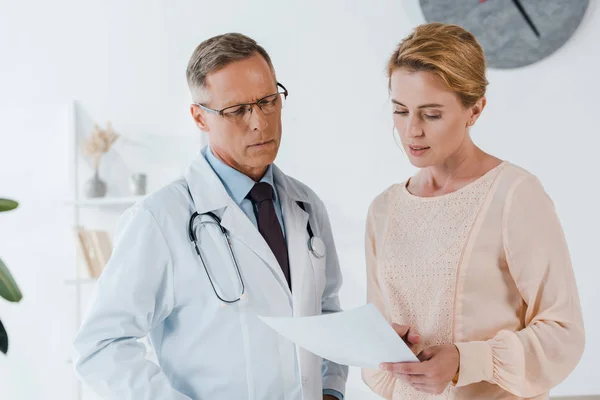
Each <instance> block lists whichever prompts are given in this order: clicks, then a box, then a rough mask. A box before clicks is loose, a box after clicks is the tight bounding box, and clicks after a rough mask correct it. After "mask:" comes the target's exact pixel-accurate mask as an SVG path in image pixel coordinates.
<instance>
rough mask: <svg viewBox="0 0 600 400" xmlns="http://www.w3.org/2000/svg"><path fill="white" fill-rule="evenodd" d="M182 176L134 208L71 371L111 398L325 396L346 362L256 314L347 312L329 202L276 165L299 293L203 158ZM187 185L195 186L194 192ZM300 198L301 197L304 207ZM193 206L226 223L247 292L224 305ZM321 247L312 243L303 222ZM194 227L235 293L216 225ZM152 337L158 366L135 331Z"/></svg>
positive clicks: (226, 288)
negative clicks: (285, 334) (311, 348)
mask: <svg viewBox="0 0 600 400" xmlns="http://www.w3.org/2000/svg"><path fill="white" fill-rule="evenodd" d="M205 151H206V149H204V150H203V151H202V152H201V154H200V155H198V157H197V158H196V159H195V160H194V162H193V163H192V164H191V165H190V167H189V168H188V169H187V171H186V173H185V175H184V178H182V179H180V180H178V181H175V182H174V183H172V184H170V185H168V186H166V187H165V188H163V189H161V190H159V191H158V192H156V193H154V194H153V195H151V196H149V197H148V198H146V199H145V200H143V201H142V202H140V203H139V204H137V205H135V206H134V207H132V208H131V209H130V210H128V211H127V212H126V213H125V214H124V215H123V216H122V217H121V219H120V220H119V224H118V227H117V234H116V235H115V248H114V251H113V255H112V257H111V259H110V262H109V263H108V265H107V267H106V269H105V270H104V272H103V274H102V276H101V277H100V279H99V281H98V283H97V286H96V289H95V293H94V297H93V299H92V302H91V306H90V308H89V310H88V312H87V314H86V317H85V318H84V322H83V324H82V326H81V328H80V330H79V332H78V334H77V337H76V339H75V343H74V359H75V369H76V373H77V374H78V376H79V377H80V379H82V380H83V381H84V382H85V383H87V384H88V385H90V386H91V387H92V388H93V389H94V390H95V391H96V392H97V393H98V394H100V395H101V396H103V397H104V398H107V399H119V400H125V399H132V400H133V399H135V400H142V399H144V400H149V399H157V400H159V399H160V400H183V399H194V400H200V399H203V400H204V399H210V400H217V399H227V400H231V399H236V400H243V399H249V400H265V399H273V400H300V399H309V400H313V399H321V398H322V389H323V387H325V388H328V389H334V390H337V391H339V392H341V393H344V389H345V383H346V379H347V374H348V370H347V367H343V366H340V365H337V364H335V363H332V362H329V361H323V360H322V359H321V358H319V357H317V356H315V355H313V354H311V353H309V352H307V351H305V350H303V349H300V348H297V347H296V346H295V345H294V344H293V343H291V342H289V341H287V340H286V339H284V338H282V337H281V336H279V335H278V334H277V333H275V332H274V331H272V330H271V329H270V328H269V327H268V326H266V325H265V324H264V323H263V322H262V321H260V320H259V319H258V317H257V316H258V315H261V316H278V317H284V316H285V317H290V316H295V317H300V316H307V315H318V314H322V313H330V312H337V311H340V305H339V300H338V291H339V288H340V286H341V283H342V276H341V273H340V268H339V264H338V258H337V254H336V250H335V246H334V242H333V237H332V234H331V227H330V224H329V220H328V217H327V213H326V210H325V207H324V205H323V203H322V202H321V201H320V199H319V198H318V197H317V196H316V195H315V194H314V192H312V191H311V190H310V189H309V188H308V187H306V186H305V185H303V184H302V183H300V182H298V181H296V180H294V179H293V178H290V177H288V176H286V175H284V174H283V173H282V172H281V171H280V170H279V169H278V168H276V167H275V168H274V180H275V185H276V187H277V193H278V195H279V199H280V202H281V207H282V212H283V221H284V225H285V232H286V240H287V243H288V252H289V261H290V271H291V280H292V291H291V292H290V290H289V288H288V285H287V282H286V280H285V277H284V275H283V273H282V271H281V268H280V266H279V264H278V263H277V260H276V258H275V256H274V255H273V253H272V252H271V250H270V248H269V247H268V245H267V243H266V242H265V241H264V239H263V238H262V236H261V235H260V233H259V231H258V229H257V228H256V227H255V226H254V225H253V224H252V222H251V221H250V220H249V219H248V217H247V216H246V215H245V214H244V212H243V211H242V210H241V209H240V208H239V207H238V205H237V204H236V203H235V202H234V201H233V199H231V198H230V197H229V195H228V194H227V192H226V190H225V188H224V187H223V184H222V183H221V181H220V180H219V178H218V177H217V176H216V174H215V173H214V172H213V170H212V169H211V167H210V165H209V164H208V163H207V162H206V159H205V158H204V152H205ZM188 187H189V191H188ZM298 202H302V203H304V204H305V207H306V212H305V211H304V210H302V209H301V208H300V206H299V205H298ZM194 211H198V212H199V213H206V212H209V211H212V212H214V213H215V214H217V215H218V216H220V217H221V219H222V226H223V227H224V228H225V229H227V230H228V231H229V232H230V235H231V239H232V240H231V242H232V247H233V251H234V253H235V256H236V258H237V261H238V264H239V268H240V273H241V275H242V278H243V283H244V285H245V291H246V294H247V298H244V299H243V300H242V301H239V302H237V303H235V304H234V305H229V306H224V305H223V303H222V302H221V301H220V300H218V298H217V297H216V295H215V293H214V291H213V289H212V287H211V285H210V282H209V280H208V278H207V274H206V271H205V270H204V268H203V267H202V264H201V263H200V259H199V257H198V255H197V254H196V253H195V250H194V247H193V245H192V244H191V242H190V240H189V238H188V229H187V226H188V220H189V218H190V216H191V215H192V213H193V212H194ZM309 219H310V226H311V228H312V230H313V231H314V234H315V235H316V236H319V237H320V238H321V239H322V240H323V241H324V243H325V247H326V256H325V257H324V258H322V259H317V258H315V257H314V256H313V255H312V253H310V252H309V251H308V248H307V241H308V238H309V235H308V232H307V223H308V221H309ZM196 232H197V235H198V240H199V243H200V249H201V251H202V252H203V254H204V255H206V260H207V268H209V272H211V276H212V277H213V281H214V282H215V284H216V286H217V290H219V293H220V294H222V295H224V296H225V297H228V298H237V296H238V294H239V293H238V292H239V289H240V286H239V279H237V275H236V273H235V269H234V267H233V265H232V264H231V262H230V256H229V254H228V253H227V248H226V247H225V246H224V241H223V239H222V237H221V236H220V234H219V233H218V230H217V229H211V227H208V229H199V228H198V224H196ZM146 335H148V336H149V338H150V341H151V343H152V345H153V348H154V350H155V353H156V360H158V362H159V365H160V366H158V365H156V364H155V363H153V362H152V361H149V360H147V359H146V348H145V346H144V345H143V344H142V343H140V342H139V341H138V339H139V338H141V337H144V336H146Z"/></svg>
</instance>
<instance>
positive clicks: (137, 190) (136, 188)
mask: <svg viewBox="0 0 600 400" xmlns="http://www.w3.org/2000/svg"><path fill="white" fill-rule="evenodd" d="M129 190H130V192H131V194H132V195H133V196H143V195H145V194H146V174H133V175H131V177H130V178H129Z"/></svg>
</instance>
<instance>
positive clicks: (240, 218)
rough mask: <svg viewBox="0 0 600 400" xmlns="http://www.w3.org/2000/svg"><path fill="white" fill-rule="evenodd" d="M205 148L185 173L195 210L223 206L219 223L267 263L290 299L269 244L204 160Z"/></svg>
mask: <svg viewBox="0 0 600 400" xmlns="http://www.w3.org/2000/svg"><path fill="white" fill-rule="evenodd" d="M205 152H206V147H205V148H204V149H202V151H201V154H199V155H198V157H196V159H195V160H194V161H193V162H192V164H191V165H190V166H189V167H188V169H187V171H186V173H185V179H186V181H187V183H188V186H189V189H190V195H191V196H192V199H193V201H194V206H195V208H196V210H195V211H197V212H198V213H200V214H203V213H207V212H211V211H212V212H215V211H220V210H223V211H222V212H221V213H220V217H221V225H222V226H223V227H224V228H225V229H227V230H228V231H229V233H230V235H231V238H232V239H233V240H234V241H235V240H239V241H240V242H241V243H243V244H244V245H245V246H247V247H248V248H249V249H250V250H252V251H253V252H254V253H255V254H256V255H257V256H259V257H260V258H261V259H262V260H263V261H264V262H265V264H267V266H268V267H269V269H270V270H271V272H272V273H273V275H274V276H275V278H276V279H277V281H278V282H279V284H280V285H281V286H282V287H283V289H284V291H285V293H286V294H287V295H288V297H289V299H290V300H291V293H290V289H289V287H288V284H287V281H286V279H285V276H284V275H283V271H282V270H281V267H280V266H279V263H278V262H277V259H276V258H275V255H274V254H273V252H272V251H271V248H270V247H269V245H268V244H267V242H266V241H265V240H264V238H263V237H262V235H261V234H260V232H259V231H258V229H257V228H256V227H255V226H254V224H253V223H252V221H250V219H248V217H247V216H246V214H244V212H243V211H242V210H241V209H240V207H239V206H238V205H237V204H236V203H235V201H234V200H233V199H232V198H231V197H230V196H229V194H228V193H227V190H226V189H225V187H224V186H223V183H222V182H221V180H220V179H219V177H218V176H217V174H216V173H215V172H214V171H213V169H212V168H211V166H210V164H208V162H207V161H206V159H205V157H204V154H205ZM217 214H219V213H217ZM234 251H235V243H234ZM238 261H239V263H240V268H241V269H242V270H243V269H244V268H243V265H244V263H245V262H246V260H238Z"/></svg>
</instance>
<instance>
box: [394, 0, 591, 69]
mask: <svg viewBox="0 0 600 400" xmlns="http://www.w3.org/2000/svg"><path fill="white" fill-rule="evenodd" d="M406 1H407V3H408V4H407V6H408V7H409V9H410V10H415V11H417V10H420V11H421V13H422V15H423V17H424V18H425V21H426V22H443V23H446V24H456V25H460V26H462V27H463V28H465V29H467V30H468V31H470V32H472V33H473V35H475V37H476V38H477V40H478V41H479V43H481V46H482V47H483V50H484V52H485V58H486V60H487V63H488V65H489V66H490V67H492V68H501V69H509V68H520V67H524V66H526V65H530V64H533V63H535V62H537V61H539V60H542V59H544V58H546V57H548V56H549V55H550V54H552V53H554V52H555V51H556V50H558V49H559V48H560V47H562V46H563V45H564V44H565V43H566V42H567V41H568V40H569V39H570V38H571V37H572V36H573V34H574V33H575V31H576V30H577V27H578V26H579V24H580V23H581V21H582V20H583V17H584V15H585V12H586V10H587V8H588V6H589V4H590V1H589V0H569V1H565V0H527V1H524V0H511V1H509V0H506V1H491V0H478V1H477V0H406ZM413 3H417V4H413ZM415 14H416V13H415ZM415 16H416V15H415ZM419 23H420V21H419Z"/></svg>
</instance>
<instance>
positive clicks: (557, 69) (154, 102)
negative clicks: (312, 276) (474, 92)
mask: <svg viewBox="0 0 600 400" xmlns="http://www.w3.org/2000/svg"><path fill="white" fill-rule="evenodd" d="M591 3H592V4H591V6H590V9H589V10H588V14H587V15H586V18H585V20H584V22H583V24H582V26H581V27H580V29H579V30H578V31H577V32H576V34H575V36H574V37H573V38H572V40H570V41H569V42H568V43H567V45H566V46H565V47H564V48H562V49H561V50H559V51H558V52H557V53H555V54H554V55H553V56H551V57H549V58H548V59H546V60H544V61H542V62H540V63H538V64H536V65H533V66H530V67H527V68H523V69H519V70H514V71H490V73H489V80H490V82H491V85H490V88H489V95H488V104H489V105H488V108H487V110H486V112H485V113H484V116H483V117H482V119H480V122H478V125H477V127H476V128H475V129H474V130H473V134H474V137H475V140H476V141H477V142H478V143H480V144H481V145H482V146H483V147H484V148H485V149H487V150H489V151H491V152H493V153H495V154H496V155H498V156H500V157H503V158H507V159H509V160H511V161H513V162H515V163H518V164H521V165H523V166H525V167H526V168H529V169H530V170H531V171H533V172H534V173H536V174H538V175H539V176H540V178H541V179H542V181H543V182H544V183H545V184H546V188H547V190H548V191H549V192H550V194H551V195H552V196H553V198H554V199H555V202H556V205H557V208H558V212H559V214H560V216H561V219H562V220H563V223H564V226H565V231H566V233H567V238H568V240H569V245H570V247H571V250H572V252H573V261H574V265H575V269H576V274H577V279H578V284H579V286H580V290H581V292H582V298H583V307H584V313H585V318H586V328H587V331H588V344H587V349H586V354H585V355H584V359H583V360H582V362H581V364H580V365H579V367H578V368H577V370H576V371H575V372H574V373H573V375H572V376H571V377H570V378H569V379H568V380H567V381H566V382H564V383H563V384H562V385H561V386H559V387H558V388H557V389H556V393H557V394H598V393H600V381H598V380H597V379H596V380H594V379H592V378H593V377H595V376H596V375H597V374H596V365H595V361H596V359H597V358H598V356H600V342H599V341H598V339H597V338H598V337H600V318H599V317H598V313H597V310H595V309H594V308H593V307H594V305H597V304H598V297H597V294H596V293H597V290H596V282H597V281H598V278H600V273H599V272H598V267H599V266H600V265H599V263H598V261H597V256H596V254H595V252H593V251H594V249H595V246H594V245H595V244H596V242H597V239H598V237H599V235H598V234H597V233H596V230H595V229H594V228H595V226H597V225H599V224H600V215H599V211H598V209H597V206H596V202H595V201H594V200H595V194H596V184H595V180H594V179H593V178H595V177H597V174H598V172H599V170H600V168H598V167H597V165H595V164H594V162H593V161H595V160H594V156H595V153H593V152H594V151H595V149H596V148H597V147H598V146H599V145H600V139H599V138H598V134H597V129H595V128H596V125H595V124H594V123H595V122H596V118H595V117H596V112H597V107H598V105H600V104H599V103H600V102H599V101H598V100H597V93H600V78H598V76H597V71H599V70H600V46H599V45H598V43H600V14H599V6H598V3H597V0H592V1H591ZM414 24H415V20H410V19H409V17H408V16H407V15H406V12H405V10H404V8H403V4H402V2H401V1H398V0H385V1H379V2H365V1H359V0H355V1H341V0H330V1H327V2H325V1H316V0H312V1H304V2H298V1H295V2H292V1H277V0H272V1H266V0H254V1H251V2H250V1H241V0H239V1H210V2H209V1H178V2H167V1H158V0H152V1H150V0H144V1H142V0H136V1H133V0H131V1H127V2H123V1H116V0H109V1H107V0H104V1H100V0H88V1H75V0H55V1H52V2H44V1H19V2H18V1H8V0H0V60H1V62H0V106H6V105H18V106H22V107H25V106H27V105H28V104H31V103H36V104H39V103H46V104H62V103H64V102H66V101H69V100H71V99H75V100H77V101H78V110H79V113H80V123H79V127H80V128H81V129H82V130H83V131H85V132H88V131H89V126H90V123H91V122H92V121H97V122H101V123H103V122H104V121H106V120H107V119H110V120H111V121H112V122H113V124H114V126H115V127H116V129H117V130H118V131H119V132H120V133H121V134H123V135H125V136H126V139H127V140H124V141H122V142H121V144H120V146H121V147H119V148H118V149H119V150H120V151H121V152H120V153H119V154H120V156H117V155H114V154H113V155H111V156H110V157H111V160H112V162H113V163H116V164H119V163H120V165H121V167H122V171H128V172H133V171H136V170H138V169H140V168H142V167H143V166H144V164H143V162H142V160H143V159H144V157H145V158H146V159H149V161H151V162H152V163H153V167H152V168H151V171H152V174H151V176H150V187H151V188H156V187H158V186H160V185H161V184H162V183H163V182H164V181H165V180H166V179H167V178H168V177H170V176H172V175H174V174H175V173H176V171H177V170H178V168H180V166H181V165H182V164H184V163H185V161H187V160H186V157H188V156H189V154H188V153H187V152H185V151H179V150H167V151H166V153H165V151H157V148H160V147H162V148H163V149H168V147H164V146H162V145H163V144H166V143H170V142H172V144H173V145H174V146H175V147H176V148H177V149H180V148H181V147H182V143H195V142H196V141H197V139H198V134H197V133H196V130H195V127H194V126H193V124H192V123H191V120H190V118H189V116H188V111H187V105H188V103H189V98H188V94H187V88H186V83H185V67H186V64H187V60H188V58H189V56H190V54H191V52H192V51H193V49H194V47H195V46H196V45H197V44H198V43H199V42H200V41H202V40H203V39H205V38H207V37H209V36H212V35H215V34H218V33H223V32H227V31H240V32H243V33H246V34H248V35H250V36H253V37H254V38H256V39H257V40H258V41H259V42H260V43H261V44H263V45H264V46H265V47H266V48H267V49H268V51H269V52H270V53H271V56H272V58H273V61H274V64H275V67H276V69H277V73H278V78H279V79H280V81H281V82H283V83H284V84H285V85H286V86H287V87H288V89H289V90H290V99H289V102H288V104H287V106H286V110H285V116H284V124H285V125H284V135H285V139H284V142H283V145H282V149H281V153H280V157H279V159H278V163H279V165H280V166H281V167H282V168H283V169H284V170H285V171H287V172H288V173H290V174H291V175H294V176H296V177H297V178H300V179H301V180H304V181H305V182H306V183H308V184H310V185H311V186H312V187H313V188H314V189H315V190H316V191H317V192H318V193H319V194H320V195H321V196H322V198H323V199H324V200H325V202H326V204H327V205H328V207H329V209H330V214H331V218H332V223H333V227H334V230H335V231H336V237H337V241H338V247H339V251H340V259H341V261H342V268H343V270H344V274H345V286H344V288H343V291H342V302H343V305H344V306H345V307H346V308H351V307H354V306H357V305H360V304H362V303H363V302H364V286H365V285H364V279H365V277H364V264H363V250H362V242H363V224H364V217H365V213H366V209H367V206H368V204H369V202H370V201H371V200H372V198H373V197H374V196H375V195H376V194H378V193H379V192H380V191H382V190H383V189H384V188H386V187H387V186H389V185H390V184H392V183H394V182H399V181H401V180H403V179H405V178H406V177H407V176H408V175H410V174H411V173H412V172H413V169H412V167H411V166H410V165H409V164H408V162H407V160H406V159H405V157H404V156H403V155H402V153H401V152H400V150H399V149H397V148H396V146H395V145H394V141H393V139H392V125H391V118H390V115H389V107H388V95H387V89H386V87H387V82H386V79H385V76H384V69H385V63H386V60H387V57H388V56H389V54H390V53H391V51H392V50H393V48H394V45H395V44H396V43H397V42H398V41H399V40H400V39H401V38H402V37H403V36H404V35H405V34H407V33H408V32H409V31H410V29H411V27H412V26H413V25H414ZM29 108H30V109H31V108H32V107H31V106H29ZM50 108H52V107H50ZM55 108H56V109H59V107H55ZM52 115H53V114H49V113H48V112H46V113H44V112H40V114H39V119H40V120H41V121H46V120H48V121H50V119H51V118H53V117H52ZM40 126H43V124H41V125H36V129H32V130H30V135H29V136H26V135H15V134H13V132H11V131H7V130H3V129H2V125H1V121H0V140H1V142H0V143H1V144H0V148H2V151H1V152H0V156H1V158H0V170H1V171H2V173H1V174H0V178H2V180H1V181H0V195H1V196H13V197H15V198H18V199H19V200H21V201H22V202H23V204H24V205H23V207H22V209H21V210H19V211H17V212H15V213H14V214H12V215H7V216H6V217H5V216H3V217H2V218H1V219H0V238H1V241H0V256H2V257H3V258H4V259H5V261H7V263H8V265H9V266H10V267H11V269H12V271H13V272H14V275H15V278H16V279H17V280H18V281H19V283H20V284H21V286H22V289H23V291H24V293H25V300H24V301H23V303H21V304H18V305H12V304H7V303H5V302H0V316H1V317H2V320H3V321H5V322H6V324H7V325H8V326H7V328H9V329H10V331H11V332H10V333H11V338H12V339H13V340H12V346H13V348H12V349H11V350H12V351H11V354H10V356H9V357H7V358H5V357H0V390H1V391H2V392H0V393H1V394H0V396H2V398H6V399H11V400H12V399H17V400H21V399H38V398H39V399H42V398H43V399H46V398H65V399H66V398H71V397H70V396H71V395H72V394H73V387H72V382H71V380H70V379H71V376H70V374H69V373H68V367H66V368H65V366H64V364H65V363H64V359H65V357H63V356H62V351H63V349H64V347H66V346H67V345H66V344H65V343H63V342H66V340H65V339H64V338H63V339H61V335H60V333H61V328H60V327H52V328H48V327H49V326H51V325H50V324H51V323H53V322H54V321H55V320H58V321H60V323H63V324H65V325H66V326H68V325H69V324H70V323H72V322H69V321H72V318H73V315H72V307H71V308H70V306H72V304H71V303H72V297H71V295H72V293H71V292H69V291H68V289H65V287H64V286H63V285H62V277H63V276H64V275H65V274H66V273H67V272H65V270H68V268H66V267H65V265H64V264H63V263H62V262H61V261H59V260H61V259H62V258H65V259H66V257H68V255H69V251H70V248H69V247H68V245H67V244H65V243H64V241H57V238H56V237H55V236H49V235H48V232H53V229H59V230H62V229H64V226H60V222H61V221H63V220H68V218H69V216H64V219H63V218H59V217H60V214H58V213H57V215H51V213H52V211H51V210H50V209H49V208H48V206H43V204H44V203H45V202H46V201H47V200H48V199H46V198H45V197H44V194H45V193H46V192H47V190H50V189H51V188H53V187H54V186H53V185H52V184H51V182H53V181H52V180H50V181H47V182H50V183H45V184H44V185H43V186H41V187H43V188H44V190H35V189H32V185H29V184H28V185H29V186H25V185H23V183H22V180H21V179H18V177H21V176H23V177H24V176H26V173H27V174H28V175H27V176H31V177H33V178H34V179H35V180H34V184H35V181H36V180H37V181H40V180H42V179H45V178H47V177H52V176H54V175H53V174H49V173H45V172H44V173H42V172H43V171H46V170H48V171H55V172H56V175H58V174H60V171H63V172H65V169H64V168H63V167H64V164H63V163H64V157H66V155H65V154H62V155H59V153H60V152H61V150H62V148H59V147H58V146H56V145H55V146H54V147H53V146H52V144H53V143H57V141H59V142H60V141H61V140H63V141H62V142H61V143H67V142H66V139H65V138H60V137H55V136H53V134H49V132H44V131H43V130H42V129H39V127H40ZM49 126H57V124H54V123H50V122H49ZM49 131H53V132H55V131H56V129H49ZM55 134H56V135H59V134H58V133H55ZM161 136H162V138H160V137H161ZM165 136H166V138H165ZM186 138H192V139H189V140H188V139H186ZM146 140H151V142H150V143H152V145H151V146H149V147H147V148H145V149H141V148H140V147H139V146H137V147H136V146H129V144H132V143H138V144H139V143H140V142H142V143H143V142H144V141H146ZM123 154H126V155H125V156H123ZM122 164H125V166H123V165H122ZM161 164H162V165H165V169H164V170H163V171H162V172H160V168H159V166H160V165H161ZM58 165H61V167H58ZM27 171H29V172H27ZM35 172H37V175H36V173H35ZM88 172H89V171H88ZM105 172H106V173H107V174H108V176H110V177H111V179H113V180H112V181H111V182H112V186H111V190H112V191H113V193H115V194H122V191H123V186H122V183H123V177H122V176H119V175H118V174H114V173H111V172H110V171H109V170H107V169H106V167H105ZM594 172H595V174H594ZM65 174H66V172H65ZM52 179H56V182H60V183H59V184H58V185H59V187H61V188H64V185H65V182H66V181H63V177H62V176H61V177H58V176H56V177H55V178H52ZM64 179H67V177H64ZM117 182H119V185H117ZM334 183H336V184H334ZM33 187H34V188H35V186H33ZM5 190H6V192H5ZM61 190H62V189H61ZM65 190H66V189H65ZM47 193H48V195H49V196H60V194H59V189H56V191H54V192H47ZM27 205H28V206H27ZM26 206H27V207H26ZM38 208H42V209H45V210H47V212H48V214H47V218H48V219H47V220H44V221H45V222H46V225H45V226H46V227H47V228H46V229H44V230H43V232H40V236H39V238H38V241H39V240H48V241H51V240H52V239H55V240H54V241H53V242H52V243H53V244H52V246H50V244H48V246H49V247H51V248H52V249H54V250H52V254H53V255H55V256H56V257H47V258H45V259H44V258H43V257H42V260H44V261H45V262H44V263H42V262H41V261H40V260H39V259H32V258H31V257H32V255H31V254H29V253H28V250H27V249H28V248H29V247H28V246H27V245H28V244H30V243H31V242H32V240H31V235H32V229H31V226H33V224H35V223H36V220H34V218H33V215H34V214H33V210H35V209H38ZM26 211H27V212H26ZM65 212H68V211H65ZM26 214H27V215H26ZM50 216H52V218H50ZM9 217H10V218H11V219H12V221H13V222H11V223H8V221H11V220H9ZM14 221H18V223H16V222H14ZM8 228H10V231H7V229H8ZM58 240H61V239H58ZM57 249H62V250H57ZM48 251H50V250H48ZM49 271H52V272H49ZM45 274H48V275H45ZM53 274H57V276H59V277H60V278H53ZM42 305H43V306H42ZM52 311H54V313H53V312H52ZM24 314H26V315H24ZM48 329H50V330H49V332H50V334H46V333H45V332H46V331H47V330H48ZM65 332H68V329H67V328H65ZM49 342H50V343H49ZM18 347H22V350H18ZM65 351H66V350H65ZM65 370H66V371H67V372H65ZM29 378H32V379H29ZM349 386H350V389H349V393H348V396H347V398H348V399H350V400H352V399H366V398H369V395H368V391H366V390H365V389H364V386H363V385H362V384H361V383H360V381H359V377H358V373H357V371H356V370H352V373H351V382H350V385H349ZM7 392H8V393H7Z"/></svg>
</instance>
